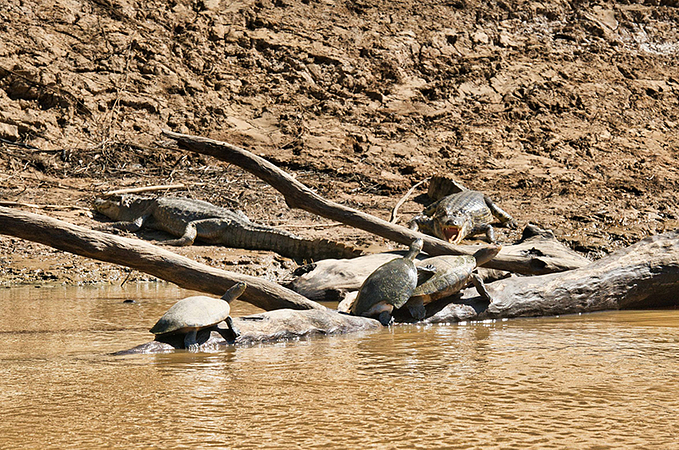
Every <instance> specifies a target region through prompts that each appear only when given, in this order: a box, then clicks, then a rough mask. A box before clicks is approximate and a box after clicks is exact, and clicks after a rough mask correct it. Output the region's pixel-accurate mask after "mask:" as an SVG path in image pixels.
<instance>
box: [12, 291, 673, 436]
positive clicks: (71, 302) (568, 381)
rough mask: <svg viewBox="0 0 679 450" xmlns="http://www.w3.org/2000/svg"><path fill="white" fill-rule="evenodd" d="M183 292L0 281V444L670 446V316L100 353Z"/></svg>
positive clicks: (142, 334)
mask: <svg viewBox="0 0 679 450" xmlns="http://www.w3.org/2000/svg"><path fill="white" fill-rule="evenodd" d="M189 294H191V293H190V292H187V291H182V290H180V289H177V288H174V287H172V286H169V285H165V284H154V283H149V284H138V285H130V286H126V287H125V288H124V289H123V288H120V287H110V286H109V287H97V288H92V287H89V288H74V287H41V288H34V287H12V288H2V289H0V337H1V339H2V346H0V361H1V362H0V448H3V449H12V448H59V449H63V448H79V449H80V448H163V449H170V448H243V449H248V448H253V449H254V448H257V449H260V448H274V449H275V448H286V449H287V448H408V449H410V448H427V449H429V448H521V449H523V448H662V449H668V448H678V446H679V414H678V413H679V310H673V311H628V312H607V313H597V314H587V315H580V316H563V317H559V318H540V319H520V320H509V321H496V322H488V323H468V324H458V325H447V326H430V327H416V326H397V327H394V328H393V329H391V330H389V329H384V330H380V331H375V332H370V333H357V334H351V335H344V336H335V337H325V338H314V339H308V340H301V341H296V342H287V343H279V344H268V345H258V346H254V347H247V348H235V349H234V348H231V349H225V350H221V351H218V352H215V353H199V354H191V353H187V352H184V351H179V352H176V353H173V354H162V355H135V356H126V357H118V356H111V353H112V352H115V351H118V350H123V349H127V348H131V347H133V346H136V345H138V344H140V343H143V342H146V341H148V340H149V339H150V337H151V336H150V334H149V333H148V331H147V330H148V328H149V327H150V326H151V325H153V323H154V322H155V320H156V319H157V318H158V317H160V315H161V314H162V313H163V312H164V311H165V310H166V309H167V308H168V307H169V306H170V305H171V304H172V303H174V301H176V300H177V299H179V298H182V297H184V296H187V295H189ZM128 298H129V299H134V300H136V303H134V304H126V303H123V300H125V299H128ZM255 311H256V310H255V308H253V307H251V306H249V305H247V304H245V303H241V302H235V303H234V313H235V315H244V314H249V313H253V312H255Z"/></svg>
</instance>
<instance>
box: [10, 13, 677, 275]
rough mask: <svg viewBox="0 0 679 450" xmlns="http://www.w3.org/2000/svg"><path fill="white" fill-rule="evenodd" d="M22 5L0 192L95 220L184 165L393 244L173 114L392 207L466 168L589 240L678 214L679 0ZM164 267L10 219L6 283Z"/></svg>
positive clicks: (267, 211)
mask: <svg viewBox="0 0 679 450" xmlns="http://www.w3.org/2000/svg"><path fill="white" fill-rule="evenodd" d="M4 5H6V6H3V7H2V8H0V19H1V20H0V139H1V140H0V200H2V201H7V202H21V203H31V204H38V205H60V206H62V207H66V206H68V207H77V209H61V208H58V209H45V208H39V209H36V208H26V207H22V209H27V210H30V211H34V212H40V213H43V214H48V215H50V216H53V217H58V218H62V219H64V220H67V221H70V222H72V223H77V224H80V225H85V226H96V225H99V224H100V221H101V218H100V217H96V216H93V214H92V213H91V212H90V211H89V205H90V203H91V201H92V200H93V199H94V198H95V197H96V196H97V195H100V194H101V193H103V192H105V191H108V190H111V189H117V188H124V187H134V186H145V185H154V184H165V183H184V184H185V185H186V186H187V190H186V191H184V192H180V193H177V192H172V193H170V195H180V194H181V195H187V196H191V197H194V198H200V199H203V200H207V201H211V202H213V203H216V204H219V205H222V206H230V207H237V208H240V209H242V210H244V211H245V212H246V213H247V214H248V215H249V216H250V217H251V219H253V220H256V221H259V222H263V223H266V224H269V225H274V226H279V227H281V228H286V229H289V230H291V231H294V232H297V233H298V234H302V235H307V236H332V237H334V238H336V239H338V240H341V241H343V242H346V243H350V244H352V245H356V246H359V247H363V248H371V249H376V248H390V247H396V245H394V244H392V243H389V242H385V241H384V240H383V239H380V238H375V237H374V236H370V235H368V234H367V233H364V232H362V231H360V230H354V229H351V228H348V227H344V226H338V225H337V224H333V223H329V222H328V221H327V220H324V219H319V218H317V217H314V216H312V215H311V214H308V213H305V212H300V211H292V210H289V209H288V208H287V207H286V206H285V203H284V201H283V200H282V197H281V196H280V195H279V194H278V193H277V192H276V191H274V190H273V189H272V188H270V187H268V186H266V185H265V184H264V183H263V182H261V181H259V180H257V179H255V178H253V177H252V176H251V175H249V174H246V173H243V172H242V171H241V170H240V169H238V168H236V167H231V166H226V165H224V164H222V163H219V162H217V161H216V160H213V159H211V158H208V157H204V156H197V155H193V154H189V153H186V152H180V151H173V150H169V149H167V148H166V145H165V142H163V140H162V139H161V136H160V131H161V130H162V129H170V130H174V131H178V132H183V133H190V134H195V135H201V136H207V137H211V138H214V139H219V140H223V141H228V142H230V143H233V144H236V145H240V146H243V147H245V148H247V149H249V150H251V151H253V152H255V153H257V154H259V155H262V156H264V157H266V158H268V159H269V160H270V161H272V162H274V163H276V164H278V165H279V166H280V167H281V168H283V169H284V170H286V171H288V172H290V173H293V174H294V175H295V176H296V177H297V178H298V179H299V180H300V181H302V182H303V183H305V184H307V185H308V186H310V187H312V188H314V189H315V190H317V192H318V193H319V194H321V195H322V196H324V197H326V198H329V199H332V200H334V201H337V202H340V203H343V204H346V205H349V206H352V207H354V208H358V209H361V210H364V211H366V212H369V213H372V214H375V215H378V216H380V217H383V218H388V217H389V213H390V210H391V208H392V207H393V206H394V205H395V204H396V202H397V201H398V200H399V199H400V198H401V197H402V196H403V195H404V193H405V192H406V191H407V190H408V189H409V188H410V187H411V186H412V185H413V184H415V183H417V182H418V181H420V180H423V179H425V178H427V177H429V176H431V175H432V174H435V173H449V174H452V175H453V176H454V177H456V178H457V179H459V180H460V181H461V182H462V183H463V184H465V185H466V186H467V187H470V188H473V189H477V190H481V191H484V192H486V193H488V194H490V195H491V197H493V198H494V199H495V200H496V201H497V202H498V203H499V204H500V205H501V206H502V207H503V209H505V210H506V211H508V212H509V213H510V214H512V215H513V216H514V217H515V218H516V219H517V220H518V222H519V223H520V224H521V225H525V224H526V223H528V222H532V223H536V224H538V225H540V226H543V227H545V228H550V229H552V230H553V231H554V232H555V233H556V235H557V237H559V238H560V239H561V240H563V241H564V242H565V243H567V244H568V245H570V246H571V247H572V248H573V249H575V250H577V251H580V252H582V253H584V254H585V255H587V256H588V257H590V258H593V259H594V258H599V257H601V256H603V255H605V254H606V253H609V252H611V251H614V250H615V249H616V248H619V247H621V246H626V245H629V244H631V243H633V242H636V241H637V240H639V239H641V238H642V237H644V236H647V235H650V234H655V233H660V232H663V231H665V230H669V229H675V228H677V225H678V222H679V213H678V212H677V205H678V204H679V202H678V194H677V192H678V191H679V189H678V188H679V173H678V172H679V167H678V164H677V156H679V155H678V154H679V67H678V65H679V64H678V61H679V7H678V6H679V4H678V3H677V1H676V0H653V1H639V2H612V1H598V2H576V1H557V2H547V3H538V2H523V1H518V0H507V1H498V2H476V1H469V0H466V1H465V0H461V1H455V0H453V1H450V0H435V1H430V2H411V1H408V0H405V1H401V2H393V1H379V0H359V1H341V2H329V1H316V0H274V1H271V0H256V1H233V2H231V1H230V2H226V1H219V0H202V1H183V0H179V1H170V2H167V1H162V2H161V1H148V0H147V1H144V2H141V1H133V0H57V1H50V2H47V1H44V0H21V1H20V0H5V2H4ZM425 192H426V187H423V188H421V189H420V190H419V191H418V192H417V193H416V195H414V196H413V197H412V200H411V201H409V202H407V203H406V204H404V205H403V207H402V208H401V220H402V221H403V222H406V221H407V220H408V219H409V218H410V217H412V216H413V215H414V214H416V213H418V212H419V211H421V209H422V204H423V202H425V200H426V197H425V196H424V195H423V194H424V193H425ZM0 231H1V230H0ZM518 233H519V231H509V230H504V229H502V230H501V233H500V236H499V237H500V239H501V240H502V241H505V242H506V241H512V240H514V239H516V238H517V237H518ZM140 236H141V237H147V238H148V237H152V238H153V237H157V235H154V234H153V233H142V234H141V235H140ZM177 252H179V253H182V254H184V255H188V256H191V257H193V258H195V259H197V260H200V261H202V262H206V263H208V264H212V265H215V266H218V267H222V268H226V269H229V270H234V271H239V272H244V273H250V274H256V275H260V276H263V277H267V278H270V279H280V278H281V277H283V276H284V275H285V274H286V273H287V272H288V271H289V270H290V269H291V268H293V267H294V263H293V262H292V261H290V260H287V259H285V258H281V257H279V256H277V255H274V254H271V253H267V252H246V251H242V250H233V249H224V248H213V247H207V246H194V247H190V248H181V249H177ZM148 278H150V277H148V276H146V275H144V274H140V273H136V272H131V271H129V270H127V269H125V268H121V267H117V266H112V265H108V264H103V263H98V262H95V261H88V260H84V259H83V258H80V257H77V256H73V255H64V254H63V253H61V252H58V251H55V250H53V249H51V248H49V247H45V246H42V245H38V244H34V243H31V242H26V241H22V240H19V239H16V238H12V237H0V283H1V284H6V285H9V284H12V283H41V282H50V283H51V282H57V283H60V282H69V283H81V282H99V281H111V282H122V280H125V279H130V280H137V279H148Z"/></svg>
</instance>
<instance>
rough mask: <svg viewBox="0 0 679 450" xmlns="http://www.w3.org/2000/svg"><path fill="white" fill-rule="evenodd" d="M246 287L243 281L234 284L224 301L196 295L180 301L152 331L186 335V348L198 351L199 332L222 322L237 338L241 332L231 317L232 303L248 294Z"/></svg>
mask: <svg viewBox="0 0 679 450" xmlns="http://www.w3.org/2000/svg"><path fill="white" fill-rule="evenodd" d="M246 286H247V285H246V284H245V283H243V282H239V283H236V284H234V285H233V286H232V287H231V288H230V289H229V290H228V291H226V293H225V294H224V295H223V296H222V298H221V299H218V298H213V297H206V296H204V295H197V296H193V297H187V298H184V299H182V300H179V301H178V302H177V303H175V304H174V305H172V307H171V308H170V309H168V310H167V312H166V313H165V314H164V315H163V317H161V318H160V319H159V320H158V322H156V324H155V325H154V326H153V327H152V328H151V329H150V330H149V331H150V332H151V333H153V334H155V335H157V336H162V335H175V334H185V336H184V347H185V348H187V349H189V350H191V351H196V350H198V347H199V345H200V344H199V343H198V341H197V336H196V335H197V333H198V332H199V331H202V330H210V329H213V328H216V327H217V324H218V323H219V322H221V321H226V324H227V325H228V327H229V330H230V331H231V333H232V335H233V338H234V339H235V338H237V337H238V336H239V335H240V333H239V332H238V330H237V329H236V327H235V326H234V325H233V321H232V320H231V317H230V316H229V313H230V312H231V307H230V305H229V303H230V302H231V301H232V300H235V299H236V298H238V297H239V296H240V295H241V294H242V293H243V292H245V288H246Z"/></svg>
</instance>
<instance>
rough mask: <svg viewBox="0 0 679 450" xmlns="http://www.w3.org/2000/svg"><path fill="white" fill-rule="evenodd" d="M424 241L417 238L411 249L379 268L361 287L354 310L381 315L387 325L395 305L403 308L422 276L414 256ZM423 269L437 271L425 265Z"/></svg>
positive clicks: (360, 313)
mask: <svg viewBox="0 0 679 450" xmlns="http://www.w3.org/2000/svg"><path fill="white" fill-rule="evenodd" d="M423 245H424V241H423V240H422V239H421V238H418V239H415V240H414V241H413V242H412V244H411V245H410V249H409V250H408V253H407V254H406V255H405V256H404V257H402V258H396V259H394V260H392V261H389V262H387V263H385V264H382V265H381V266H380V267H378V268H377V269H375V271H374V272H373V273H371V274H370V275H369V276H368V278H366V279H365V281H364V282H363V284H362V285H361V288H360V289H359V291H358V296H357V297H356V300H355V301H354V303H353V304H352V305H351V308H350V312H351V314H353V315H356V316H364V317H377V320H379V321H380V323H381V324H382V325H384V326H388V325H390V324H391V323H392V322H393V317H392V315H391V313H392V311H393V310H394V308H400V307H401V306H403V305H404V304H405V303H406V302H407V301H408V299H409V298H410V297H411V295H412V293H413V290H414V289H415V286H417V280H418V268H417V267H416V266H415V263H414V262H413V260H414V259H415V257H416V256H417V255H418V254H419V253H420V252H421V251H422V246H423ZM419 271H424V272H426V271H433V269H432V268H430V267H426V266H421V267H420V269H419Z"/></svg>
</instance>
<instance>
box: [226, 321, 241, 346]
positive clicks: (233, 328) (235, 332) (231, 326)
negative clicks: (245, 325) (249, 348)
mask: <svg viewBox="0 0 679 450" xmlns="http://www.w3.org/2000/svg"><path fill="white" fill-rule="evenodd" d="M226 324H227V325H228V326H229V330H230V331H231V334H232V335H233V340H234V341H235V340H236V339H237V338H238V336H240V331H239V330H238V328H236V325H234V324H233V319H232V318H231V316H229V317H227V318H226Z"/></svg>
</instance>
